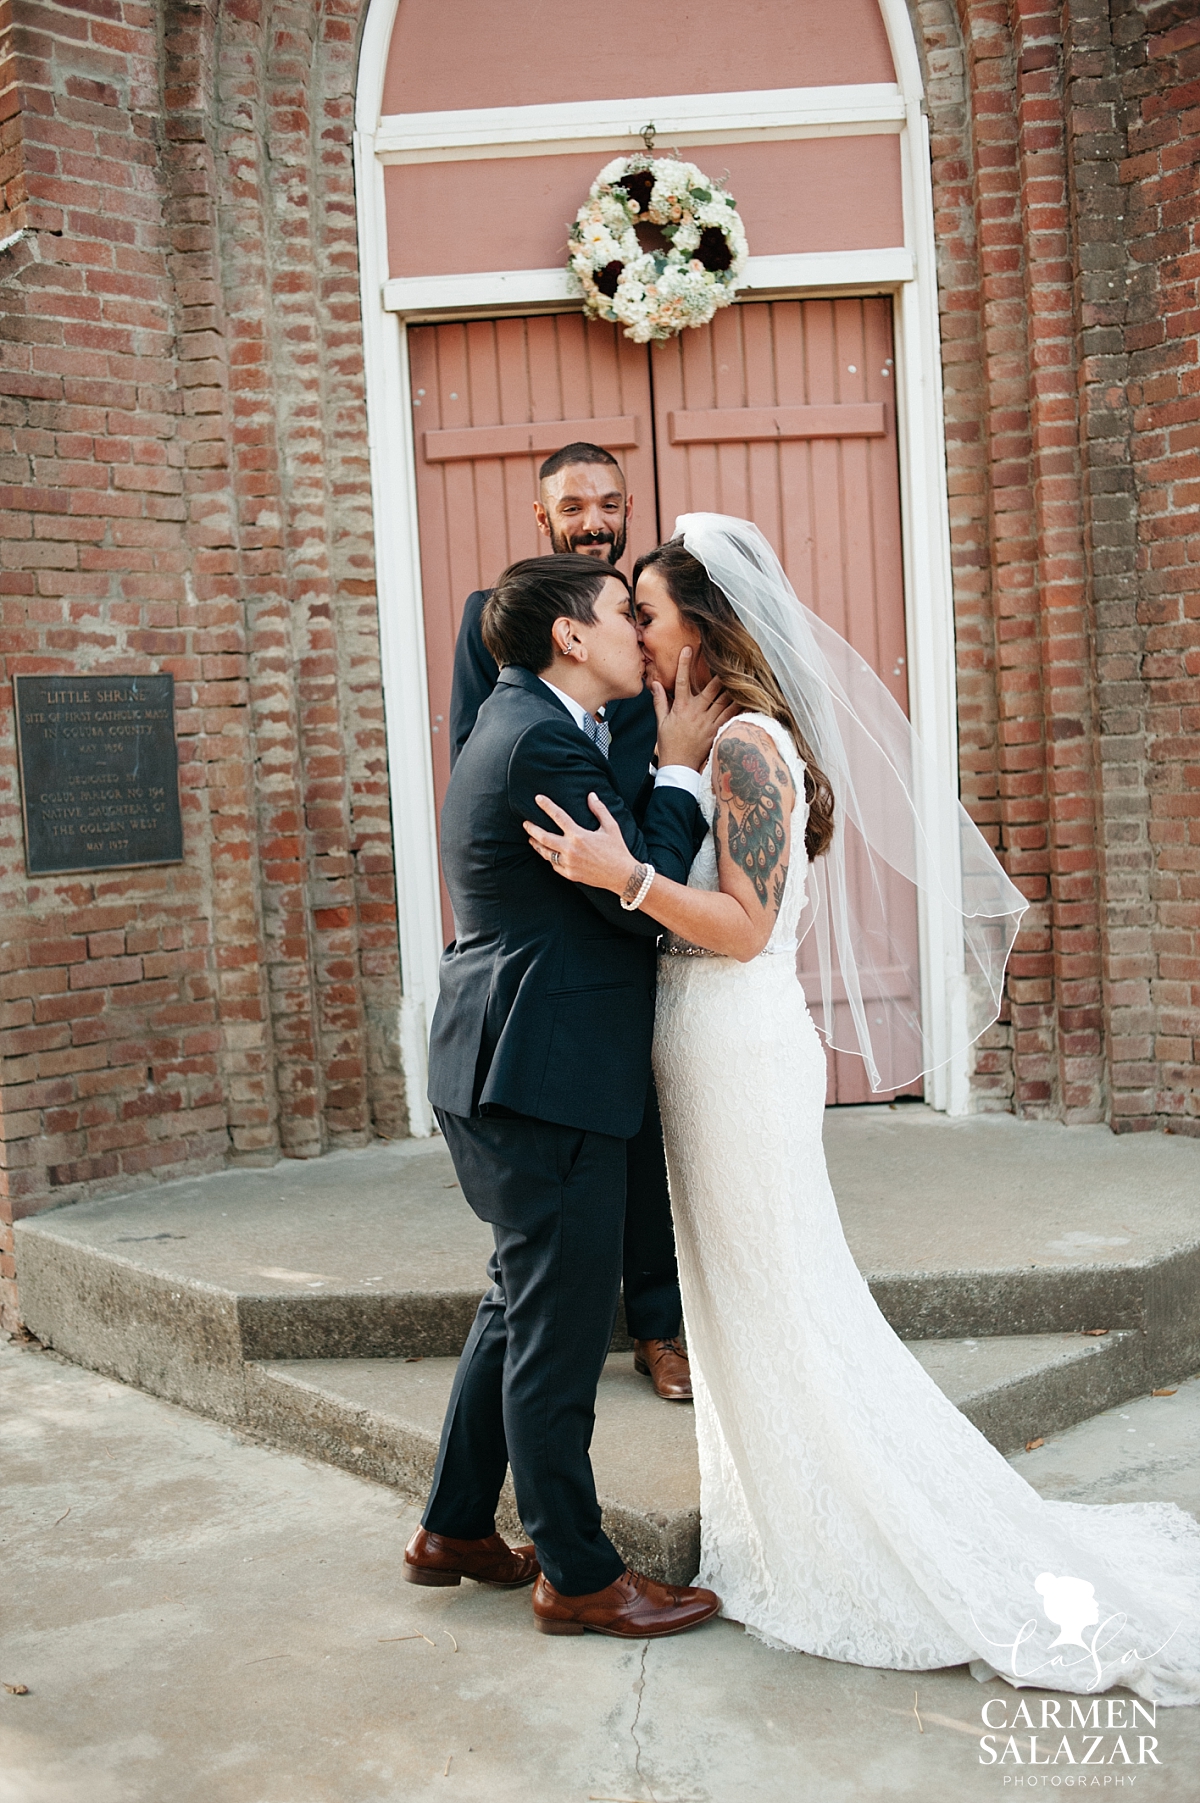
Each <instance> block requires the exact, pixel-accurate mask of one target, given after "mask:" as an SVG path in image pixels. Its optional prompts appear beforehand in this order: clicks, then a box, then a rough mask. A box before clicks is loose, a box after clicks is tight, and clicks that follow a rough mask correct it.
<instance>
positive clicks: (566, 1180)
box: [422, 1109, 625, 1596]
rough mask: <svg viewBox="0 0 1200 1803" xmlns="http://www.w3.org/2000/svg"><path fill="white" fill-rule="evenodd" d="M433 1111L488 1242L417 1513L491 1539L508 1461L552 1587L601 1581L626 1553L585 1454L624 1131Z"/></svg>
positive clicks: (451, 1530)
mask: <svg viewBox="0 0 1200 1803" xmlns="http://www.w3.org/2000/svg"><path fill="white" fill-rule="evenodd" d="M436 1112H437V1117H438V1123H439V1125H440V1127H441V1129H442V1132H443V1134H444V1135H445V1138H446V1144H447V1145H448V1146H449V1148H450V1156H451V1157H452V1158H453V1160H454V1168H455V1171H456V1172H457V1174H458V1180H459V1182H460V1183H461V1184H462V1189H463V1194H464V1195H465V1197H466V1199H467V1201H468V1202H469V1203H470V1205H471V1207H472V1208H473V1209H474V1211H475V1213H476V1214H477V1215H479V1216H480V1217H481V1218H482V1219H483V1220H485V1221H488V1222H489V1223H490V1224H491V1228H492V1234H493V1237H494V1240H495V1252H494V1254H493V1256H492V1258H491V1260H490V1261H489V1264H488V1272H489V1275H490V1277H491V1279H492V1287H491V1289H490V1290H489V1291H488V1293H487V1295H486V1296H485V1297H484V1298H483V1301H482V1302H481V1303H480V1305H479V1309H478V1312H477V1314H476V1316H475V1320H474V1323H473V1325H472V1327H471V1332H470V1334H469V1336H468V1338H467V1344H466V1346H465V1348H464V1349H463V1354H462V1357H461V1359H460V1360H459V1364H458V1371H457V1373H456V1374H455V1379H454V1387H453V1389H452V1391H451V1394H450V1402H449V1406H448V1408H447V1410H446V1419H445V1423H444V1425H443V1428H442V1440H441V1446H440V1448H439V1451H438V1459H437V1466H436V1468H435V1471H434V1476H433V1486H432V1489H431V1491H430V1496H429V1501H428V1503H427V1505H426V1508H425V1513H424V1516H423V1517H422V1520H423V1522H424V1525H425V1526H426V1527H427V1528H428V1529H429V1530H430V1531H431V1532H433V1533H438V1534H446V1535H449V1536H451V1537H452V1538H455V1539H462V1540H475V1539H482V1538H483V1537H484V1536H486V1535H488V1534H490V1533H492V1532H493V1530H494V1528H495V1517H496V1504H497V1502H498V1500H499V1496H500V1489H501V1486H502V1484H503V1482H504V1476H505V1472H506V1470H507V1469H508V1467H509V1466H511V1468H512V1474H513V1487H514V1489H515V1491H516V1497H517V1508H518V1511H519V1513H520V1516H521V1520H522V1521H523V1522H524V1524H525V1529H526V1532H527V1533H528V1534H529V1536H530V1538H531V1539H532V1541H533V1543H534V1545H535V1547H536V1548H537V1551H538V1557H539V1559H540V1560H541V1565H542V1570H543V1571H544V1572H545V1574H546V1576H547V1577H548V1578H549V1580H550V1582H551V1584H553V1586H554V1588H555V1589H556V1590H559V1591H561V1592H562V1593H563V1594H564V1595H566V1596H584V1595H587V1594H589V1593H590V1592H592V1591H595V1590H603V1589H604V1588H605V1587H606V1586H607V1585H609V1584H611V1583H613V1582H614V1580H615V1579H616V1578H618V1577H619V1576H620V1575H621V1572H622V1571H623V1570H624V1569H625V1562H624V1560H623V1559H622V1558H621V1557H620V1555H619V1554H618V1553H617V1551H616V1549H615V1548H614V1546H613V1544H612V1542H611V1541H610V1540H609V1539H608V1537H607V1535H606V1534H605V1533H604V1530H603V1528H602V1527H601V1525H600V1505H599V1503H598V1502H597V1500H596V1486H595V1481H594V1479H593V1477H592V1466H591V1460H590V1458H589V1456H588V1453H589V1448H590V1446H591V1440H592V1429H593V1427H594V1425H595V1404H596V1385H597V1384H598V1382H599V1379H600V1372H601V1369H602V1368H603V1365H604V1360H605V1357H606V1355H607V1353H608V1348H609V1342H610V1341H611V1339H612V1331H613V1322H614V1320H615V1318H616V1312H617V1299H618V1294H619V1290H620V1281H621V1243H622V1237H623V1227H624V1217H625V1141H624V1140H621V1139H615V1138H613V1137H611V1136H610V1135H608V1134H604V1133H586V1132H583V1131H581V1130H579V1129H576V1128H573V1127H561V1126H556V1125H554V1124H552V1123H551V1122H549V1121H537V1120H532V1119H530V1118H529V1117H527V1116H523V1115H504V1116H497V1115H489V1116H486V1117H482V1118H473V1119H466V1118H464V1117H463V1116H461V1115H453V1114H446V1113H444V1112H443V1111H442V1110H441V1109H438V1110H437V1111H436Z"/></svg>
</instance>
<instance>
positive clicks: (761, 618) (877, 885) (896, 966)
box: [674, 513, 1029, 1092]
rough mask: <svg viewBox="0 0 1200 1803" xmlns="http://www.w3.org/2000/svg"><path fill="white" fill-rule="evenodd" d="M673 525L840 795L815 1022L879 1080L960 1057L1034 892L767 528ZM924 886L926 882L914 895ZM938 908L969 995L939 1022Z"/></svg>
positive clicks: (884, 1086) (975, 1032) (820, 925)
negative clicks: (924, 978)
mask: <svg viewBox="0 0 1200 1803" xmlns="http://www.w3.org/2000/svg"><path fill="white" fill-rule="evenodd" d="M674 536H675V537H676V538H677V539H679V538H681V539H682V540H683V543H684V546H685V548H686V549H687V550H688V551H690V552H691V554H692V556H693V557H695V558H696V559H698V561H699V562H700V563H702V564H703V565H704V567H705V569H706V570H707V572H708V574H709V576H710V578H711V579H712V581H713V582H714V583H715V584H716V585H717V587H718V588H719V589H721V590H722V592H723V593H724V594H725V596H726V597H727V598H728V600H729V603H730V605H731V606H732V607H733V609H734V611H735V613H736V614H737V616H738V618H739V619H740V620H741V622H742V624H743V625H744V626H745V627H746V629H747V631H749V632H750V633H751V634H752V635H753V637H754V638H755V639H756V641H757V642H758V645H759V646H760V648H761V650H762V652H763V654H764V656H765V657H766V658H767V660H768V661H769V663H770V665H771V668H772V670H773V671H774V672H775V675H776V677H777V678H778V680H779V684H780V687H781V688H782V690H783V693H784V695H785V696H786V698H787V702H788V705H789V706H790V707H791V709H792V711H793V713H794V715H795V718H796V722H797V724H798V726H799V728H800V730H801V732H802V733H803V734H804V736H805V738H806V739H807V741H808V744H809V746H810V748H811V750H812V753H813V756H814V757H815V759H816V760H817V762H818V764H819V765H820V766H821V768H822V769H823V770H824V772H825V774H826V775H827V776H828V778H829V780H830V783H831V785H832V788H833V794H834V802H835V826H834V836H833V842H832V844H831V846H830V848H829V850H828V852H827V853H826V854H825V855H824V856H823V857H820V858H818V859H816V861H815V862H814V864H813V865H812V867H811V870H810V874H809V886H808V887H809V897H810V901H809V909H808V915H807V920H806V921H805V920H802V922H801V933H802V935H803V936H804V937H805V938H806V939H808V938H809V936H810V935H811V942H810V944H809V945H808V946H806V947H804V948H802V957H804V958H805V959H806V962H807V963H808V965H809V966H810V967H811V966H812V964H813V962H814V959H813V955H812V954H813V952H814V950H815V966H816V972H817V982H816V991H817V992H816V993H810V991H811V990H812V989H813V984H812V981H811V979H810V978H809V977H808V976H807V975H806V978H805V990H806V999H807V1001H808V1004H809V1008H810V1011H811V1013H812V1016H813V1019H814V1021H815V1023H816V1025H817V1027H818V1028H819V1029H820V1031H821V1034H822V1036H823V1038H824V1039H825V1041H826V1043H827V1044H828V1045H830V1046H832V1047H833V1048H834V1049H835V1050H837V1051H844V1052H856V1053H859V1054H860V1055H861V1056H862V1058H863V1061H864V1063H865V1065H866V1070H867V1075H868V1078H869V1080H870V1084H871V1088H872V1089H873V1090H874V1091H876V1092H879V1091H885V1090H892V1089H898V1088H901V1087H902V1086H904V1085H905V1084H908V1083H911V1082H912V1081H913V1080H914V1079H915V1078H917V1077H919V1076H922V1075H923V1074H924V1073H926V1072H928V1071H931V1070H933V1069H935V1068H936V1067H937V1066H939V1065H942V1064H945V1063H948V1062H950V1061H951V1060H952V1059H957V1058H959V1057H961V1056H962V1055H963V1054H964V1053H965V1051H966V1048H967V1046H969V1045H970V1044H972V1043H973V1042H974V1041H975V1040H976V1039H978V1037H979V1035H980V1034H981V1033H983V1032H984V1031H985V1030H986V1029H987V1028H988V1027H989V1026H990V1025H991V1024H992V1022H993V1021H994V1020H995V1019H996V1018H997V1016H998V1014H999V1012H1000V1005H1001V997H1002V992H1003V984H1004V968H1005V964H1006V962H1007V960H1008V955H1009V952H1010V951H1011V950H1012V945H1013V941H1014V939H1015V938H1016V935H1017V931H1018V928H1019V927H1020V924H1021V916H1022V915H1023V914H1024V912H1025V909H1026V908H1027V907H1028V905H1029V904H1028V903H1027V902H1026V900H1025V898H1024V897H1023V896H1022V895H1021V893H1020V891H1019V890H1018V889H1017V888H1016V887H1015V886H1014V885H1013V883H1012V882H1011V881H1010V880H1009V878H1008V877H1007V876H1006V875H1005V873H1004V871H1003V870H1002V869H1001V867H1000V864H999V862H998V861H997V859H996V856H995V854H994V852H993V851H992V849H991V847H990V846H989V845H988V844H987V842H986V840H985V839H984V838H983V835H982V834H981V833H980V831H979V829H978V828H977V827H976V826H975V824H974V822H973V821H972V820H971V819H970V817H969V816H968V814H967V813H966V810H965V809H964V808H963V806H962V804H961V803H960V801H959V799H958V795H957V792H956V790H955V788H954V787H953V785H952V784H951V783H950V782H949V781H948V780H947V777H946V775H945V773H944V772H943V771H942V770H940V769H938V768H937V766H936V764H935V762H934V760H933V758H932V756H931V755H930V754H929V752H928V751H927V750H926V748H925V747H924V746H923V745H922V743H921V740H920V739H919V738H918V737H917V734H916V732H915V731H914V730H913V727H912V726H911V724H910V722H909V720H908V718H907V716H906V715H905V713H904V712H903V710H902V709H901V708H900V707H899V706H898V705H897V703H896V702H895V701H894V700H893V698H892V696H891V694H890V693H889V692H888V690H887V688H886V687H885V686H884V684H883V683H882V682H881V681H880V679H879V677H878V676H877V675H876V674H875V672H874V671H873V670H872V669H871V667H870V665H869V664H868V663H867V662H866V661H865V659H864V658H862V657H860V656H859V654H858V652H857V651H855V650H854V649H853V647H852V646H851V645H849V644H847V642H846V640H845V639H844V638H842V636H841V635H840V633H837V632H835V631H834V630H833V628H832V627H831V626H827V625H825V623H824V622H823V621H822V620H820V619H818V618H817V616H816V614H814V613H813V612H812V611H811V609H810V608H807V607H805V606H804V604H803V603H802V602H801V601H800V599H799V598H798V596H797V595H796V592H795V590H794V589H793V588H792V585H791V583H790V582H789V581H788V579H787V576H786V575H785V573H784V570H783V566H782V565H781V564H780V562H779V559H778V558H777V557H776V555H775V553H774V551H773V550H772V549H771V546H770V544H769V543H768V541H767V539H766V538H765V537H764V536H763V534H762V533H761V532H760V531H759V529H758V527H757V526H754V525H751V524H750V522H749V521H748V520H739V519H733V518H731V517H730V516H728V515H726V514H720V513H685V514H682V515H680V517H679V518H678V519H677V520H676V522H675V534H674ZM913 892H915V897H914V894H913ZM914 899H915V901H916V905H917V908H918V910H919V911H920V912H921V913H922V914H923V915H924V916H925V918H926V919H927V920H928V919H929V917H930V916H931V914H932V913H934V912H935V911H936V914H937V915H938V916H939V917H940V918H939V919H938V922H937V925H938V927H939V928H940V933H939V934H938V935H937V936H938V937H940V939H941V942H942V943H944V944H945V945H946V947H947V959H948V961H949V963H950V971H949V973H948V974H949V977H950V980H951V982H952V983H955V984H956V985H957V987H958V989H959V991H960V994H959V998H958V1005H956V1006H954V1007H952V1008H951V1009H950V1011H949V1014H950V1026H949V1028H948V1029H947V1028H945V1027H944V1026H943V1025H942V1023H941V1022H940V1020H939V1024H938V1029H937V1032H936V1033H935V1032H934V1031H933V1030H932V1029H931V1027H930V1026H929V1024H928V1023H927V1022H926V1020H925V1018H924V1011H923V1010H922V1007H921V1002H920V997H921V987H920V972H919V969H918V967H917V959H916V947H915V943H913V940H912V935H911V933H906V932H905V931H903V930H901V929H900V928H899V927H898V922H899V921H901V920H905V919H907V920H911V918H912V903H913V900H914Z"/></svg>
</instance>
